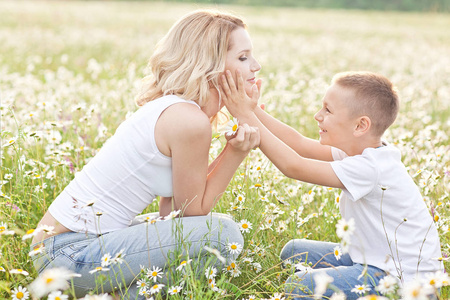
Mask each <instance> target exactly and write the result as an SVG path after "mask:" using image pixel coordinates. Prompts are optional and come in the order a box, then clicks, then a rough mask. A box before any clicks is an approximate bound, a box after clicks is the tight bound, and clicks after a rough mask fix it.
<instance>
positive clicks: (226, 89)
mask: <svg viewBox="0 0 450 300" xmlns="http://www.w3.org/2000/svg"><path fill="white" fill-rule="evenodd" d="M221 77H222V90H223V91H224V94H225V95H226V96H227V97H228V96H230V94H231V91H230V86H229V85H228V81H227V78H226V77H225V75H222V76H221Z"/></svg>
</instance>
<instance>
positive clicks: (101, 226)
mask: <svg viewBox="0 0 450 300" xmlns="http://www.w3.org/2000/svg"><path fill="white" fill-rule="evenodd" d="M180 102H185V103H192V104H194V105H197V103H195V102H193V101H187V100H184V99H181V98H179V97H177V96H173V95H170V96H164V97H161V98H159V99H156V100H153V101H150V102H148V103H146V104H145V105H144V106H142V107H141V108H140V109H138V110H137V111H136V112H135V113H134V114H133V115H132V116H131V117H130V118H128V119H127V120H126V121H124V122H123V123H122V124H121V125H120V126H119V127H118V128H117V130H116V132H115V134H114V135H113V136H112V137H111V138H110V139H109V140H107V141H106V143H105V144H104V145H103V147H102V149H101V150H100V151H99V152H98V153H97V155H95V156H94V157H93V158H92V159H91V160H90V161H89V163H88V164H86V165H85V166H84V168H83V169H82V170H81V172H78V173H77V174H75V178H74V179H73V180H72V181H71V182H70V183H69V185H68V186H67V187H66V188H65V189H64V191H63V192H62V193H61V194H60V195H59V196H58V197H57V198H56V199H55V200H54V201H53V203H52V204H51V205H50V208H49V211H50V213H51V215H52V216H53V217H54V218H55V219H56V220H57V221H58V222H60V223H61V224H62V225H64V226H65V227H67V228H68V229H70V230H72V231H75V232H89V233H94V234H100V233H106V232H109V231H114V230H118V229H122V228H125V227H128V226H129V225H130V224H131V221H132V220H133V219H134V217H135V216H136V215H137V214H140V213H141V212H142V211H143V210H144V209H145V208H146V207H147V206H148V205H149V204H150V203H152V202H153V200H154V199H155V197H156V196H163V197H171V196H173V187H172V159H171V157H167V156H165V155H164V154H162V153H161V152H159V150H158V147H157V146H156V141H155V125H156V122H157V120H158V118H159V116H160V115H161V113H162V112H163V111H164V110H165V109H166V108H167V107H169V106H170V105H172V104H175V103H180ZM197 106H198V105H197ZM198 107H199V106H198ZM199 108H200V107H199ZM92 201H94V204H93V205H89V204H90V203H92Z"/></svg>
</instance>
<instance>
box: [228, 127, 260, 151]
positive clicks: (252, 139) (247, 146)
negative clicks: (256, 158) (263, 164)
mask: <svg viewBox="0 0 450 300" xmlns="http://www.w3.org/2000/svg"><path fill="white" fill-rule="evenodd" d="M228 143H229V144H230V145H231V146H232V147H233V148H234V149H235V150H238V151H242V152H248V151H250V150H251V149H255V148H257V147H258V146H259V143H260V135H259V129H258V128H257V127H250V126H249V125H248V124H243V125H242V126H239V128H238V130H237V132H236V134H235V135H234V136H232V138H230V139H229V140H228Z"/></svg>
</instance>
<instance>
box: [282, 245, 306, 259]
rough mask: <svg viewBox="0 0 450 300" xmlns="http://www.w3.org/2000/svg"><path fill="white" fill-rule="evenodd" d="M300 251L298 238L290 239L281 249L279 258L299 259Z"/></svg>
mask: <svg viewBox="0 0 450 300" xmlns="http://www.w3.org/2000/svg"><path fill="white" fill-rule="evenodd" d="M301 252H302V251H301V250H300V249H298V240H290V241H289V242H287V243H286V245H284V247H283V249H282V250H281V253H280V258H281V260H282V261H292V262H296V261H300V260H301Z"/></svg>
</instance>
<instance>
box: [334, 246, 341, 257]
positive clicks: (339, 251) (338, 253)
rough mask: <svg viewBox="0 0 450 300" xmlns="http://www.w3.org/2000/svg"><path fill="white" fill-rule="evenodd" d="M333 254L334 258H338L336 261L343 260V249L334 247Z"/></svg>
mask: <svg viewBox="0 0 450 300" xmlns="http://www.w3.org/2000/svg"><path fill="white" fill-rule="evenodd" d="M333 254H334V257H335V258H336V260H339V259H341V256H342V249H341V247H339V246H336V247H334V249H333Z"/></svg>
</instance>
